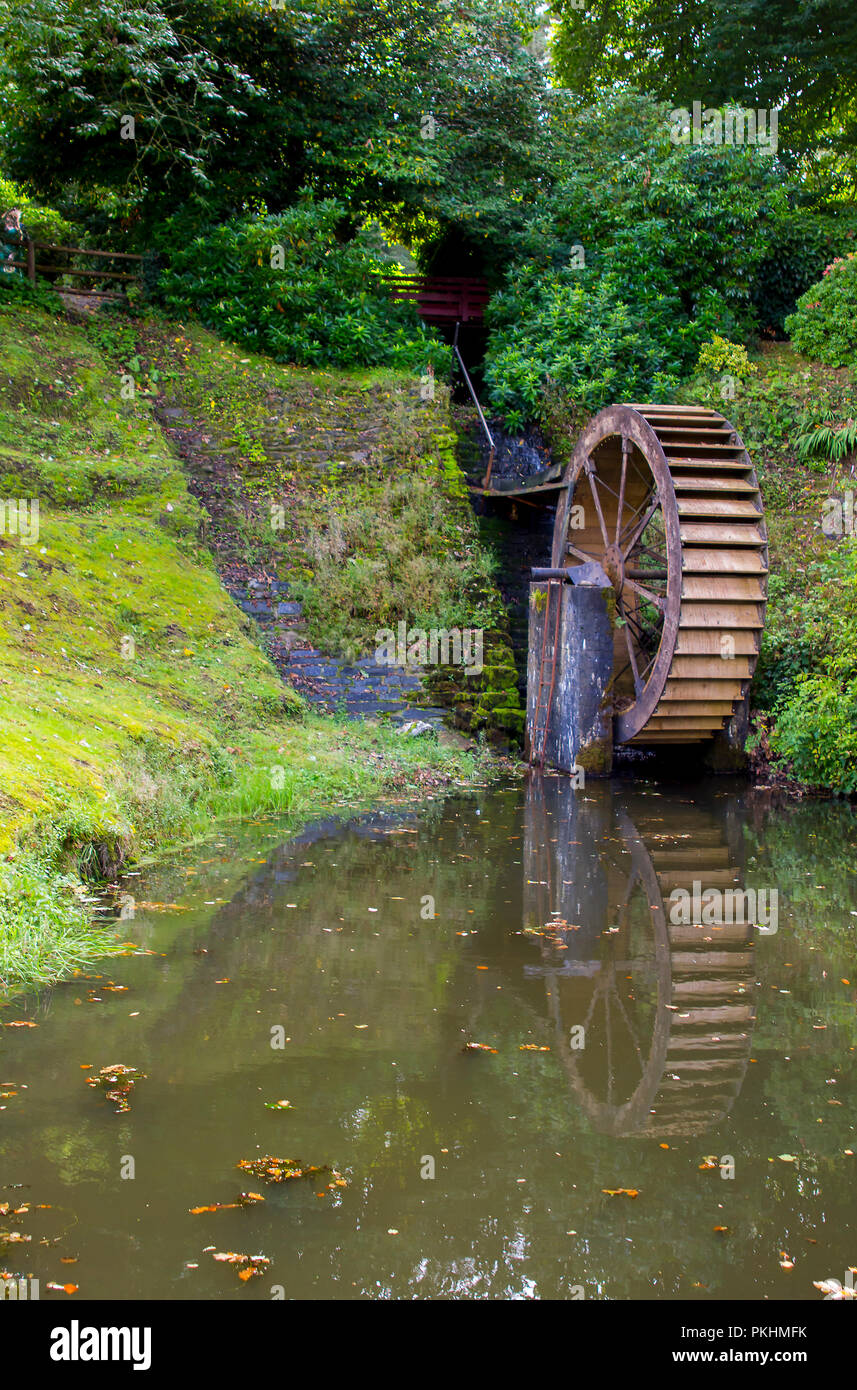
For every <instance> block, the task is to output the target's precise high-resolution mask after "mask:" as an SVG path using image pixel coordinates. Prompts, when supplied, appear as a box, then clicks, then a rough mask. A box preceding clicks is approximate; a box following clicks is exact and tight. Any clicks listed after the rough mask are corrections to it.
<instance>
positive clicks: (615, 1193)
mask: <svg viewBox="0 0 857 1390" xmlns="http://www.w3.org/2000/svg"><path fill="white" fill-rule="evenodd" d="M601 1191H602V1192H604V1193H606V1195H607V1196H608V1197H637V1196H639V1191H640V1190H639V1188H637V1187H602V1189H601Z"/></svg>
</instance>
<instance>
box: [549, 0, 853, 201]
mask: <svg viewBox="0 0 857 1390" xmlns="http://www.w3.org/2000/svg"><path fill="white" fill-rule="evenodd" d="M553 8H554V12H555V14H556V16H557V33H556V37H555V42H554V45H553V58H554V62H555V66H556V72H557V75H558V78H559V80H560V81H561V82H563V83H565V85H566V86H567V87H568V88H569V89H570V90H571V91H573V92H574V93H576V94H578V95H580V96H582V97H585V98H588V99H591V98H592V96H593V95H594V93H595V91H596V90H597V89H598V88H599V87H601V86H603V85H605V84H609V83H611V82H614V81H619V82H629V83H631V84H632V85H633V86H635V87H637V88H640V89H642V90H644V91H647V92H651V93H652V94H653V95H654V96H656V97H659V98H661V99H662V100H664V101H668V102H669V103H670V105H671V106H673V107H690V105H691V103H692V102H693V101H700V102H702V104H703V106H721V105H723V104H724V103H726V102H730V101H734V102H737V103H738V104H740V105H743V106H753V107H756V108H759V107H762V108H765V109H770V108H772V107H774V106H776V107H779V108H782V115H781V117H780V147H781V150H782V151H783V153H784V154H785V155H786V157H791V158H793V159H799V160H801V161H803V162H804V163H805V164H806V165H807V166H808V167H810V168H811V169H812V171H813V173H814V175H815V178H816V181H817V182H819V183H823V184H824V185H825V186H829V185H830V184H832V185H833V186H834V188H845V189H851V190H853V185H854V178H855V144H857V139H855V137H857V8H855V6H854V4H853V0H806V3H803V4H795V3H794V0H679V3H677V4H675V5H672V6H666V7H665V6H664V5H662V4H661V3H659V0H586V4H585V8H583V9H578V8H577V5H576V4H575V3H574V0H555V4H554V7H553Z"/></svg>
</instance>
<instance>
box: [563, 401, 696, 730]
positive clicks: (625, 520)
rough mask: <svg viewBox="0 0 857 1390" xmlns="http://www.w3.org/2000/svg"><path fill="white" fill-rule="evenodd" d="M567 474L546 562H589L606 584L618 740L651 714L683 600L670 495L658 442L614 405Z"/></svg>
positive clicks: (588, 433)
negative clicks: (612, 616) (611, 612)
mask: <svg viewBox="0 0 857 1390" xmlns="http://www.w3.org/2000/svg"><path fill="white" fill-rule="evenodd" d="M566 476H567V480H568V488H567V491H566V493H565V496H564V499H563V502H562V503H561V504H560V507H559V508H558V512H557V523H556V530H555V533H554V555H553V564H554V565H556V566H559V565H564V564H570V565H575V564H583V563H585V562H587V561H593V560H594V561H596V562H597V563H598V564H600V565H601V566H602V568H603V569H604V571H605V573H606V574H607V577H608V579H609V580H610V582H611V584H612V586H613V592H614V594H615V596H616V616H617V629H618V631H617V637H616V642H615V644H614V680H613V694H614V710H615V712H616V727H615V735H616V738H617V741H619V742H622V743H624V742H627V741H628V740H629V739H632V738H634V737H635V735H637V734H639V733H640V731H641V730H642V729H643V728H644V726H645V724H646V723H647V721H648V720H649V719H650V718H651V716H652V714H653V713H654V711H655V708H656V706H657V704H658V701H659V699H660V697H661V694H662V693H663V689H664V686H665V684H666V680H667V676H668V674H669V667H670V661H671V658H672V653H673V650H674V647H675V635H676V630H677V626H678V614H679V609H680V603H681V542H680V538H679V528H678V513H677V508H676V500H675V491H674V489H673V484H672V478H671V476H670V471H669V467H668V465H667V461H666V458H665V456H664V453H663V450H662V449H661V446H660V443H659V441H658V437H657V435H656V434H655V432H654V430H653V429H652V428H651V426H650V425H648V424H647V422H646V421H645V420H644V419H643V418H642V416H641V415H638V414H637V413H636V412H635V411H633V410H630V409H629V408H628V407H627V406H612V407H610V408H609V409H608V410H604V411H602V412H601V414H600V415H598V416H597V417H596V419H595V420H593V421H592V422H591V424H590V425H589V427H588V428H587V429H586V430H585V431H584V433H583V435H582V436H581V438H580V440H579V442H578V445H577V448H576V449H575V451H574V456H573V458H572V461H571V464H570V465H569V470H568V473H567V475H566ZM580 506H582V507H583V521H584V524H583V526H580V525H578V524H577V523H578V522H579V521H580V520H581V518H580V516H579V513H578V512H576V511H575V508H579V507H580Z"/></svg>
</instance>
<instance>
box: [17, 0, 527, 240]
mask: <svg viewBox="0 0 857 1390" xmlns="http://www.w3.org/2000/svg"><path fill="white" fill-rule="evenodd" d="M534 25H535V18H534V14H533V6H532V4H531V3H529V0H491V3H488V0H468V3H464V4H460V5H456V6H455V7H453V6H451V5H450V4H448V3H447V0H350V3H349V4H347V5H346V4H343V3H341V0H304V2H303V3H301V4H300V5H287V6H286V5H284V6H281V7H279V8H277V7H275V6H274V5H272V4H271V3H269V0H185V3H183V4H182V5H181V6H177V5H172V4H166V3H164V0H142V2H141V3H139V4H136V5H134V6H132V7H130V8H129V7H128V6H127V5H126V4H124V3H123V0H104V3H103V4H102V3H100V2H99V3H95V0H74V3H71V4H70V3H68V0H21V3H20V4H19V5H16V7H15V10H14V13H13V11H12V8H11V7H5V8H4V9H3V10H0V51H2V53H3V55H4V56H3V60H2V62H3V69H2V70H0V79H2V78H4V77H5V91H6V95H7V101H8V122H7V133H6V148H7V151H8V158H9V161H10V166H11V168H12V169H13V171H14V173H15V175H16V176H20V177H23V178H27V179H30V180H32V181H33V182H34V183H35V184H37V185H38V186H39V187H40V188H45V189H49V190H51V191H52V192H54V191H55V192H56V193H57V195H58V196H61V197H62V198H63V200H64V204H65V203H67V204H68V205H69V206H72V205H74V206H77V207H78V208H80V209H81V211H85V213H86V216H87V218H88V219H91V220H92V221H93V224H94V223H97V222H99V221H100V220H101V219H100V210H101V208H108V209H109V211H110V214H111V217H112V219H113V221H114V224H115V223H117V222H118V221H119V220H120V219H121V220H122V222H123V225H124V227H125V229H126V231H127V230H134V231H137V232H139V234H140V235H141V237H142V236H143V235H144V234H146V233H148V232H150V231H151V229H152V228H154V227H155V226H156V225H157V224H158V223H159V222H160V221H161V220H163V218H164V217H165V216H169V215H170V214H171V213H173V214H174V213H175V212H176V209H181V210H182V215H183V217H184V220H185V225H186V228H187V230H188V232H189V234H190V235H193V234H194V233H195V232H196V231H198V230H199V229H200V227H201V226H203V225H205V224H206V223H210V222H212V221H222V220H226V219H228V218H230V217H233V216H236V215H238V214H240V213H242V212H244V211H246V210H247V209H248V208H252V207H256V206H258V205H259V204H260V203H264V205H265V206H266V207H267V208H269V209H271V210H272V211H275V212H277V211H281V210H282V209H283V208H284V207H287V206H289V205H290V204H291V203H293V202H294V201H295V199H296V198H297V196H298V193H299V190H300V189H301V188H304V187H311V188H312V189H313V191H314V192H315V194H316V196H318V197H320V198H326V197H329V196H336V197H340V198H342V199H343V200H344V201H345V202H346V203H347V205H348V216H349V218H351V219H353V222H354V223H356V222H357V221H359V220H360V219H362V218H364V217H365V216H367V215H372V214H375V213H382V214H383V218H384V221H385V225H386V226H387V227H388V228H389V227H392V228H394V229H395V230H396V231H397V233H398V234H399V235H407V236H408V237H409V238H410V239H411V240H412V241H413V242H414V243H421V244H422V243H431V244H432V247H433V250H434V252H435V253H437V254H439V255H444V254H446V252H448V251H450V250H452V251H453V252H454V254H456V255H457V256H459V257H464V258H465V259H466V258H468V257H473V258H477V259H478V260H480V261H484V260H486V259H488V260H491V259H495V258H496V256H497V254H498V251H499V248H500V247H501V246H503V245H504V244H506V243H508V240H509V238H510V237H512V236H514V235H515V233H516V231H517V230H519V229H520V226H521V224H522V219H523V211H524V209H525V207H526V206H527V204H528V203H530V202H531V201H532V199H533V198H534V196H535V194H536V193H537V191H538V189H539V186H540V177H541V168H542V166H543V164H544V159H543V158H542V157H541V155H539V154H536V155H535V156H534V151H537V150H539V149H540V148H541V147H542V145H543V142H544V139H545V135H546V130H545V124H544V119H543V118H544V109H545V104H546V101H547V76H546V73H545V71H544V68H543V67H542V66H541V65H540V64H539V63H538V62H537V61H536V59H535V58H533V57H532V56H531V55H530V54H529V53H528V52H527V51H526V49H525V47H524V40H525V38H526V37H528V36H529V34H530V33H531V31H532V29H533V27H534ZM126 117H133V119H134V122H135V129H134V138H133V139H122V138H120V136H121V130H122V121H123V119H124V118H126ZM70 170H73V171H74V179H73V182H72V181H70V180H69V171H70Z"/></svg>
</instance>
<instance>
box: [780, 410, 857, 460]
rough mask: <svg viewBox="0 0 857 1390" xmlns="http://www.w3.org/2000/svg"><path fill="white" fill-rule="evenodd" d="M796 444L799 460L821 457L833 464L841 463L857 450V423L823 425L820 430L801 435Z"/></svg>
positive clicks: (851, 421)
mask: <svg viewBox="0 0 857 1390" xmlns="http://www.w3.org/2000/svg"><path fill="white" fill-rule="evenodd" d="M795 443H796V445H797V453H798V458H802V459H806V458H815V457H817V456H818V455H820V456H821V457H822V458H826V459H829V460H830V461H831V462H832V463H839V462H841V460H842V459H845V458H848V457H849V456H850V455H851V454H853V453H854V451H855V450H857V422H855V421H854V420H845V421H844V422H843V423H841V424H833V423H830V424H825V425H821V426H820V427H819V428H818V429H814V430H810V431H809V433H807V434H801V435H799V436H798V438H797V440H796V441H795Z"/></svg>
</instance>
